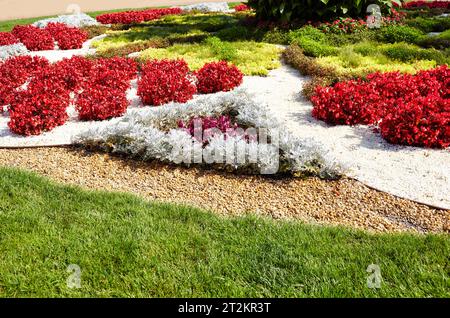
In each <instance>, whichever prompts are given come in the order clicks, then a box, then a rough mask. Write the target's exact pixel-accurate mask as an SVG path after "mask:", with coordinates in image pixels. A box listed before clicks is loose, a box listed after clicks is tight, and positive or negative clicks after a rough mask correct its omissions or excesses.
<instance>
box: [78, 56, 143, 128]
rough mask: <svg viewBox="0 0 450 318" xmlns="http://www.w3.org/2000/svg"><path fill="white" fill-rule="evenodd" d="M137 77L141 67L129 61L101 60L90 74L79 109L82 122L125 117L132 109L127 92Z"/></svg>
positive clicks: (79, 96)
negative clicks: (129, 107) (131, 82)
mask: <svg viewBox="0 0 450 318" xmlns="http://www.w3.org/2000/svg"><path fill="white" fill-rule="evenodd" d="M136 75H137V64H136V62H135V61H133V60H131V59H128V58H111V59H100V60H99V61H98V62H97V64H95V65H93V67H92V68H91V70H90V76H89V81H86V82H85V83H84V85H83V89H84V90H83V91H82V92H81V93H80V94H78V96H77V99H76V102H75V106H76V109H77V111H78V114H79V118H80V119H81V120H105V119H110V118H113V117H118V116H121V115H123V114H124V113H125V111H126V110H127V107H128V104H129V103H128V100H127V96H126V91H127V89H128V88H129V87H130V80H132V79H133V78H134V77H136Z"/></svg>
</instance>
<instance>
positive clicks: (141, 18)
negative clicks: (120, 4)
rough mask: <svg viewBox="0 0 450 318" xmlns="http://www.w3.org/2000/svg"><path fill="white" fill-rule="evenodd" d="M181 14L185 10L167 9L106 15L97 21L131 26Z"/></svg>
mask: <svg viewBox="0 0 450 318" xmlns="http://www.w3.org/2000/svg"><path fill="white" fill-rule="evenodd" d="M181 12H183V10H181V9H180V8H165V9H148V10H141V11H125V12H117V13H105V14H101V15H99V16H97V21H98V22H100V23H103V24H118V23H120V24H131V23H140V22H146V21H152V20H156V19H159V18H161V17H163V16H165V15H170V14H180V13H181Z"/></svg>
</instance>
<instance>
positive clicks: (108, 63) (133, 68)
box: [97, 57, 138, 81]
mask: <svg viewBox="0 0 450 318" xmlns="http://www.w3.org/2000/svg"><path fill="white" fill-rule="evenodd" d="M97 67H100V68H104V69H107V70H110V71H117V72H118V73H119V74H118V75H117V76H118V79H120V80H123V81H130V80H132V79H134V78H136V76H137V69H138V66H137V63H136V61H135V60H133V59H130V58H126V57H113V58H104V59H98V60H97Z"/></svg>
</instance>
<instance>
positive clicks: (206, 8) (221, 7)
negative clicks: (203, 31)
mask: <svg viewBox="0 0 450 318" xmlns="http://www.w3.org/2000/svg"><path fill="white" fill-rule="evenodd" d="M180 8H181V9H183V10H184V11H193V10H195V11H202V12H224V13H227V12H231V11H233V10H230V7H229V6H228V3H226V2H207V3H197V4H192V5H188V6H181V7H180Z"/></svg>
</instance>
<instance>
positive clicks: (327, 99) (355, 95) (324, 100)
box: [311, 80, 379, 125]
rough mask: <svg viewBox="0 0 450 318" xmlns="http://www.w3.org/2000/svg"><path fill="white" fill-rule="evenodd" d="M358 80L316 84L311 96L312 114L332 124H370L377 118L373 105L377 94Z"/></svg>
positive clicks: (377, 99) (376, 101)
mask: <svg viewBox="0 0 450 318" xmlns="http://www.w3.org/2000/svg"><path fill="white" fill-rule="evenodd" d="M368 88H369V87H368V85H365V84H363V83H362V82H361V81H360V80H358V81H348V82H341V83H336V85H335V86H334V87H321V86H318V87H317V88H316V91H315V95H314V96H312V97H311V101H312V103H313V105H314V109H313V111H312V115H313V116H314V117H315V118H317V119H320V120H323V121H325V122H327V123H329V124H332V125H357V124H372V123H374V122H376V121H377V120H378V117H377V112H376V110H375V109H374V105H375V104H377V103H378V101H379V95H378V94H377V92H376V91H374V90H373V88H372V89H371V90H370V91H368V90H367V89H368Z"/></svg>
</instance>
